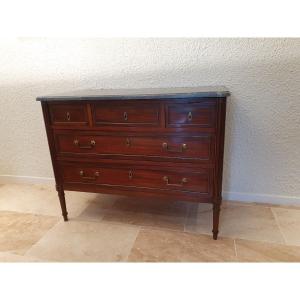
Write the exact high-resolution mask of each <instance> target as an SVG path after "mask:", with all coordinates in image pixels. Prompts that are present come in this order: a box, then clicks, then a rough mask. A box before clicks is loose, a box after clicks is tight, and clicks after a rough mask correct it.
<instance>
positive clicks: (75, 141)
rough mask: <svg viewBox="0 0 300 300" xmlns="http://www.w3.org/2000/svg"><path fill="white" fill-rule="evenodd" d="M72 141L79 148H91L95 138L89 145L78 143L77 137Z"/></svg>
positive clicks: (94, 143)
mask: <svg viewBox="0 0 300 300" xmlns="http://www.w3.org/2000/svg"><path fill="white" fill-rule="evenodd" d="M73 143H74V145H75V146H78V147H79V148H80V149H92V148H93V147H94V146H95V145H96V142H95V140H91V142H90V145H80V143H79V141H78V140H77V139H76V140H74V141H73Z"/></svg>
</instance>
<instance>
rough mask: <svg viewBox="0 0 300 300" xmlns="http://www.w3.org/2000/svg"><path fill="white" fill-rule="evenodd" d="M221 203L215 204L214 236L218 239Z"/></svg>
mask: <svg viewBox="0 0 300 300" xmlns="http://www.w3.org/2000/svg"><path fill="white" fill-rule="evenodd" d="M220 210H221V203H214V204H213V230H212V232H213V238H214V240H216V239H217V238H218V233H219V218H220Z"/></svg>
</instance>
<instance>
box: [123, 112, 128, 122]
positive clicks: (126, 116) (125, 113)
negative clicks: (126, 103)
mask: <svg viewBox="0 0 300 300" xmlns="http://www.w3.org/2000/svg"><path fill="white" fill-rule="evenodd" d="M123 117H124V120H125V121H127V120H128V114H127V112H126V111H125V112H124V113H123Z"/></svg>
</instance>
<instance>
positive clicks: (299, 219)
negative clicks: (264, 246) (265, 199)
mask: <svg viewBox="0 0 300 300" xmlns="http://www.w3.org/2000/svg"><path fill="white" fill-rule="evenodd" d="M272 211H273V212H274V214H275V218H276V219H277V221H278V224H279V227H280V230H281V232H282V234H283V236H284V239H285V241H286V243H287V244H289V245H297V246H300V210H297V209H284V208H272Z"/></svg>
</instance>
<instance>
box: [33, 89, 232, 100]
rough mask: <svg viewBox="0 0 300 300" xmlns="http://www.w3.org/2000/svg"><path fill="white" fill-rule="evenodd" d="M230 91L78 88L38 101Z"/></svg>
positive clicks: (221, 94) (207, 94)
mask: <svg viewBox="0 0 300 300" xmlns="http://www.w3.org/2000/svg"><path fill="white" fill-rule="evenodd" d="M229 95H230V93H229V91H228V89H227V88H226V87H224V86H206V87H204V86H202V87H176V88H143V89H94V90H81V91H80V90H78V91H71V92H66V93H59V94H56V95H48V96H40V97H37V99H36V100H37V101H57V100H64V101H66V100H105V99H112V100H113V99H115V100H118V99H119V100H120V99H121V100H129V99H170V98H197V97H227V96H229Z"/></svg>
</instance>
